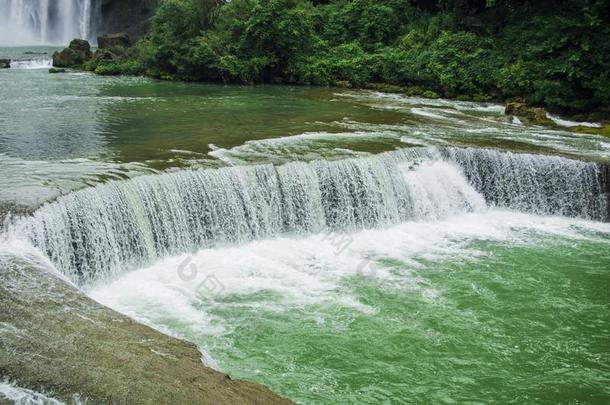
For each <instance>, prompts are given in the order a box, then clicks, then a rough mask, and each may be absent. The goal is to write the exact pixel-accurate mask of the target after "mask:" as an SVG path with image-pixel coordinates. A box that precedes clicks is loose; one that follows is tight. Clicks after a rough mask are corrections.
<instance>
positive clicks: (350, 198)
mask: <svg viewBox="0 0 610 405" xmlns="http://www.w3.org/2000/svg"><path fill="white" fill-rule="evenodd" d="M606 170H607V168H606V167H605V166H602V165H599V164H596V163H587V162H582V161H576V160H569V159H565V158H560V157H550V156H540V155H530V154H514V153H509V152H498V151H494V150H479V149H456V148H448V149H440V150H439V149H435V148H416V149H405V150H399V151H394V152H388V153H382V154H380V155H375V156H371V157H366V158H356V159H347V160H340V161H314V162H310V163H303V162H294V163H289V164H285V165H282V166H272V165H259V166H240V167H229V168H222V169H207V170H192V171H180V172H173V173H166V174H162V175H152V176H141V177H138V178H135V179H131V180H124V181H113V182H109V183H106V184H103V185H99V186H96V187H92V188H88V189H84V190H81V191H77V192H74V193H72V194H70V195H67V196H64V197H60V198H59V199H57V200H56V201H54V202H52V203H48V204H46V205H44V206H43V207H41V208H40V209H38V210H37V211H36V212H35V213H34V215H33V216H32V217H24V218H20V219H18V220H16V221H15V222H14V223H13V224H11V225H10V226H9V232H10V233H14V234H15V235H27V238H29V240H30V241H31V242H32V243H33V244H34V245H35V246H37V247H39V248H40V249H41V250H42V251H44V252H45V253H46V254H47V255H48V257H49V258H50V260H52V261H53V262H54V263H55V265H56V267H57V268H58V269H59V270H60V271H62V272H64V273H65V274H66V275H68V276H69V277H71V278H72V279H73V280H75V281H77V282H79V283H87V282H90V281H92V280H94V279H96V278H98V277H106V276H109V275H111V274H115V273H118V272H120V271H122V270H123V269H125V268H127V267H140V266H143V265H146V264H149V263H152V262H153V261H155V260H156V259H158V258H160V257H162V256H166V255H170V254H177V253H183V252H189V251H194V250H197V249H198V248H202V247H208V246H214V245H219V244H226V243H236V242H244V241H249V240H253V239H260V238H269V237H273V236H276V235H279V234H282V233H292V234H308V233H314V232H320V231H322V230H324V229H326V228H330V229H358V228H364V227H374V226H382V225H388V224H395V223H398V222H402V221H406V220H418V219H438V218H442V217H446V216H448V215H452V214H459V213H463V212H472V211H480V210H484V209H486V208H487V207H488V206H501V207H507V208H511V209H516V210H521V211H527V212H532V213H536V214H553V215H566V216H574V217H581V218H586V219H596V220H608V198H609V195H608V187H607V186H608V184H607V179H605V177H604V176H605V174H604V173H605V171H606Z"/></svg>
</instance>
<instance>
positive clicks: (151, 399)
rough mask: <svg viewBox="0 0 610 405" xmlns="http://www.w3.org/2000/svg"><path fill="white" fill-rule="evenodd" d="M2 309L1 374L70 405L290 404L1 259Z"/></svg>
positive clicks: (35, 270)
mask: <svg viewBox="0 0 610 405" xmlns="http://www.w3.org/2000/svg"><path fill="white" fill-rule="evenodd" d="M0 308H2V310H1V311H0V376H2V377H3V378H8V379H10V380H11V381H13V382H15V383H16V384H18V385H19V386H21V387H24V388H29V389H32V390H34V391H39V392H45V393H48V394H50V395H52V396H53V397H55V398H57V399H59V400H63V401H66V402H67V403H70V402H71V400H72V398H73V397H74V395H75V394H76V395H79V396H80V398H81V399H82V400H83V401H86V402H87V403H92V404H169V403H177V404H288V403H290V402H289V401H287V400H284V399H282V398H280V397H278V396H277V395H275V394H273V393H272V392H271V391H269V390H268V389H267V388H265V387H263V386H262V385H259V384H254V383H249V382H244V381H238V380H232V379H231V378H230V377H229V376H228V375H226V374H223V373H220V372H217V371H214V370H212V369H209V368H207V367H205V366H203V364H202V363H201V353H200V352H199V351H198V350H197V348H196V347H195V345H193V344H191V343H188V342H185V341H182V340H179V339H175V338H172V337H169V336H166V335H163V334H162V333H160V332H158V331H156V330H153V329H151V328H149V327H147V326H144V325H141V324H138V323H137V322H135V321H133V320H132V319H130V318H128V317H126V316H124V315H121V314H119V313H117V312H114V311H112V310H110V309H109V308H106V307H104V306H102V305H100V304H98V303H97V302H95V301H93V300H91V299H90V298H88V297H87V296H85V295H84V294H83V293H81V292H80V291H79V290H78V289H77V288H75V287H73V286H71V285H69V284H67V283H66V282H64V281H63V280H61V279H60V278H59V277H58V276H57V275H55V274H54V273H51V272H50V271H47V270H45V269H44V268H42V267H39V266H37V265H34V264H32V263H28V262H25V261H24V260H23V259H21V258H18V257H14V256H10V255H9V256H6V255H2V254H0ZM1 402H2V401H0V403H1Z"/></svg>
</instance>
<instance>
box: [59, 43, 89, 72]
mask: <svg viewBox="0 0 610 405" xmlns="http://www.w3.org/2000/svg"><path fill="white" fill-rule="evenodd" d="M91 56H92V53H91V46H90V45H89V42H87V41H85V40H84V39H78V38H77V39H73V40H72V42H70V45H69V46H68V47H67V48H65V49H64V50H63V51H61V52H55V53H54V54H53V66H55V67H68V68H69V67H77V66H80V65H82V64H83V63H85V62H86V61H88V60H89V59H91Z"/></svg>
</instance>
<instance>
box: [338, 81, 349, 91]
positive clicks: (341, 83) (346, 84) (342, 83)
mask: <svg viewBox="0 0 610 405" xmlns="http://www.w3.org/2000/svg"><path fill="white" fill-rule="evenodd" d="M335 86H337V87H343V88H345V89H351V88H352V84H351V83H350V82H349V81H347V80H337V81H336V82H335Z"/></svg>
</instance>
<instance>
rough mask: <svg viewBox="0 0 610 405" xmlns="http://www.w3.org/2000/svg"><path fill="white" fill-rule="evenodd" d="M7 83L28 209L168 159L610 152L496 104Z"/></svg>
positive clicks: (12, 77)
mask: <svg viewBox="0 0 610 405" xmlns="http://www.w3.org/2000/svg"><path fill="white" fill-rule="evenodd" d="M54 50H55V48H44V47H23V48H0V58H3V57H8V58H13V59H18V60H22V61H23V60H30V59H35V60H38V61H40V60H44V59H45V58H46V59H47V60H48V59H49V58H50V55H51V54H52V52H53V51H54ZM26 52H38V53H44V52H46V55H45V54H36V55H28V54H26ZM0 88H1V89H2V91H1V93H0V169H1V170H2V172H3V173H4V174H5V176H3V178H1V179H0V203H11V204H16V205H23V206H27V207H29V208H30V209H31V208H32V207H36V206H38V205H39V204H41V203H42V202H43V201H46V200H49V199H53V198H56V197H57V196H58V195H61V194H65V193H69V192H70V191H73V190H75V189H78V188H82V187H85V186H89V185H93V184H96V183H98V182H101V181H106V180H108V179H117V178H118V179H120V178H126V177H132V176H135V175H139V174H143V173H151V172H156V171H160V170H168V169H176V168H193V167H208V166H212V167H215V166H220V165H227V164H228V165H234V164H250V163H261V162H272V163H281V162H286V161H292V160H311V159H316V158H327V159H333V158H343V157H349V156H354V155H358V154H362V153H376V152H381V151H386V150H392V149H396V148H402V147H409V146H422V145H458V146H492V147H499V148H503V149H510V150H527V151H539V152H545V153H556V154H562V155H567V156H577V157H580V156H582V157H586V158H588V159H595V160H603V161H608V160H610V141H609V140H608V139H607V138H603V137H599V136H595V135H586V134H579V135H574V134H571V133H569V132H566V131H561V130H549V129H545V128H538V127H526V126H523V125H519V124H514V123H511V122H510V120H509V119H508V118H507V117H505V116H504V115H503V107H502V106H498V105H493V104H477V103H466V102H453V101H445V100H427V99H417V98H405V97H402V96H397V95H388V94H382V93H375V92H365V91H356V90H346V89H334V88H316V87H289V86H283V87H280V86H257V87H248V86H218V85H205V84H185V83H170V82H159V81H153V80H149V79H144V78H129V77H118V78H117V77H99V76H95V75H91V74H88V73H82V72H70V73H65V74H49V73H48V69H47V68H40V69H24V68H20V69H2V70H0Z"/></svg>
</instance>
